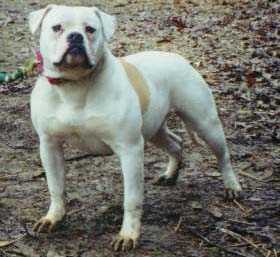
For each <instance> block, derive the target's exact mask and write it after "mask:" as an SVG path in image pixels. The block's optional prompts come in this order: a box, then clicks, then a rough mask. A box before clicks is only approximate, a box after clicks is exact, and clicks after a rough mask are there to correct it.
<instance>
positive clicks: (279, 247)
mask: <svg viewBox="0 0 280 257" xmlns="http://www.w3.org/2000/svg"><path fill="white" fill-rule="evenodd" d="M50 2H52V1H46V0H44V1H38V0H25V1H22V0H5V1H4V0H0V8H1V9H0V10H1V12H0V45H1V53H0V71H1V70H5V71H12V70H14V69H15V68H17V67H18V66H20V65H22V64H23V63H24V62H25V61H26V60H27V59H30V58H32V50H31V49H32V47H34V46H35V45H36V44H33V43H31V42H32V41H33V39H32V37H31V35H30V33H29V31H28V27H27V19H26V17H27V15H28V13H29V12H30V11H31V10H35V9H39V8H40V7H43V6H45V5H46V4H47V3H50ZM53 2H56V3H64V4H75V5H88V6H90V5H91V4H92V1H89V0H88V1H86V0H81V1H78V0H76V1H63V0H59V1H53ZM94 3H95V5H96V6H98V7H100V8H101V9H103V10H105V11H107V12H109V13H111V14H114V15H116V16H117V19H118V30H117V32H116V34H115V37H114V40H113V41H112V43H111V44H110V45H111V48H112V49H113V52H114V53H115V54H116V55H118V56H122V55H127V54H130V53H134V52H138V51H143V50H151V49H153V50H155V49H157V50H165V51H173V52H177V53H180V54H182V55H183V56H184V57H186V58H187V59H189V60H190V61H191V63H192V64H193V65H194V66H195V67H196V68H197V69H198V70H199V71H200V72H201V73H202V74H203V76H204V77H205V79H206V80H207V81H208V83H209V85H210V87H211V88H212V90H213V93H214V95H215V99H216V101H217V105H218V107H219V112H220V116H221V118H222V120H223V123H224V127H225V133H226V136H227V140H228V144H229V147H230V150H231V157H232V162H233V166H234V169H235V170H236V171H237V172H238V173H239V177H240V180H241V183H242V186H243V190H244V191H243V195H242V198H241V199H238V200H237V201H234V202H229V201H226V200H225V199H224V189H223V183H222V178H221V175H220V174H219V173H218V171H217V165H216V161H215V158H214V156H213V155H212V154H211V153H210V152H209V150H208V149H207V147H206V146H205V145H202V146H196V145H194V144H193V143H192V142H191V141H190V139H189V137H188V135H187V134H186V133H185V130H184V126H183V124H182V123H181V121H179V120H178V119H177V118H176V117H175V116H174V115H170V117H169V125H170V127H171V128H172V130H173V131H174V132H176V133H177V134H179V135H180V136H182V137H183V138H184V146H185V148H184V149H185V150H184V167H183V169H182V170H181V174H180V177H179V181H178V183H177V185H176V186H173V187H157V186H154V185H153V184H152V181H153V179H154V178H155V177H156V176H158V175H159V174H160V173H161V172H163V170H164V167H165V165H166V161H167V157H166V155H165V154H164V153H162V152H161V151H160V150H158V149H155V148H154V147H153V146H151V145H149V144H148V145H147V147H146V152H145V202H144V215H143V229H142V236H141V240H140V242H139V246H138V248H137V249H136V250H134V251H132V252H129V253H121V252H117V253H115V252H113V251H112V249H111V246H110V242H111V240H112V238H113V237H114V235H115V234H116V233H117V232H118V230H119V228H120V225H121V220H122V193H123V189H122V178H121V175H120V174H121V173H120V166H119V162H118V160H117V158H116V157H115V156H111V157H98V158H91V157H88V158H81V159H80V160H79V158H76V157H77V156H81V155H83V154H85V153H81V152H78V151H74V150H73V151H69V149H67V150H66V158H67V159H68V161H67V169H68V172H67V208H68V214H67V217H66V219H65V220H64V221H63V222H62V223H61V224H60V226H59V227H57V229H56V231H55V232H53V233H51V234H49V235H46V234H42V235H39V236H38V235H35V234H34V233H33V232H32V225H33V224H34V222H36V221H37V220H38V219H39V218H40V217H41V216H42V215H44V214H45V213H46V211H47V208H48V204H49V195H48V190H47V184H46V180H45V177H44V173H43V169H42V166H41V164H40V159H39V155H38V140H37V136H36V134H35V132H34V130H33V129H32V125H31V121H30V114H29V112H30V108H29V95H30V92H31V90H32V87H33V85H34V81H35V77H31V78H28V79H25V80H23V81H16V82H13V83H10V84H9V85H0V102H1V104H0V114H1V115H0V163H1V166H0V256H1V257H4V256H5V257H6V256H8V257H16V256H27V257H37V256H38V257H39V256H47V257H62V256H69V257H70V256H73V257H76V256H80V257H93V256H96V257H97V256H162V257H164V256H166V257H171V256H186V257H189V256H190V257H191V256H197V257H206V256H209V257H222V256H228V257H230V256H247V257H258V256H266V257H277V256H280V243H279V242H280V175H279V168H280V147H279V143H280V125H279V120H280V110H279V109H280V108H279V106H280V86H279V78H280V68H279V67H280V48H279V46H280V44H279V42H280V41H279V39H280V31H279V30H280V21H279V15H280V2H279V1H248V0H247V1H244V0H243V1H233V0H232V1H229V0H228V1H227V0H224V1H218V0H217V1H210V0H209V1H207V0H205V1H194V0H193V1H183V0H181V1H180V0H177V1H174V2H173V1H159V0H158V1H152V0H150V1H144V0H142V1H136V0H128V1H127V0H118V1H101V0H96V1H94Z"/></svg>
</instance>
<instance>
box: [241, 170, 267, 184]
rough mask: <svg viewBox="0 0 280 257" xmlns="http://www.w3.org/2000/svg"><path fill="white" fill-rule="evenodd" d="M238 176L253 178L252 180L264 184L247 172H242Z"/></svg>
mask: <svg viewBox="0 0 280 257" xmlns="http://www.w3.org/2000/svg"><path fill="white" fill-rule="evenodd" d="M238 174H239V175H242V176H245V177H248V178H251V179H254V180H256V181H258V182H264V181H263V180H262V179H261V178H258V177H256V176H254V175H252V174H249V173H247V172H245V171H242V170H241V171H239V172H238Z"/></svg>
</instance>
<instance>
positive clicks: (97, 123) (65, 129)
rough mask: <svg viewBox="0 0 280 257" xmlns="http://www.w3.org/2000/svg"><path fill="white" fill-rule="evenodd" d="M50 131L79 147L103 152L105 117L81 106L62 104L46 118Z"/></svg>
mask: <svg viewBox="0 0 280 257" xmlns="http://www.w3.org/2000/svg"><path fill="white" fill-rule="evenodd" d="M46 122H47V124H46V125H47V130H48V133H49V134H51V135H53V136H56V137H60V138H61V139H63V140H64V141H66V142H69V143H71V144H72V145H75V146H77V147H79V148H83V149H86V150H91V151H94V152H96V151H97V152H100V151H101V152H102V151H103V150H105V149H104V148H106V147H105V144H104V143H103V142H102V136H103V134H102V133H103V132H104V131H102V127H104V126H105V125H104V123H103V119H102V118H100V117H97V116H95V115H94V114H92V115H91V113H89V112H88V110H84V109H81V108H72V107H69V106H61V107H59V108H58V109H57V110H56V111H55V112H53V113H52V114H51V115H49V117H48V118H47V119H46Z"/></svg>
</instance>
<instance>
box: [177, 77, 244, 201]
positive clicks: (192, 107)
mask: <svg viewBox="0 0 280 257" xmlns="http://www.w3.org/2000/svg"><path fill="white" fill-rule="evenodd" d="M191 82H192V83H189V84H188V85H186V86H185V87H178V91H177V92H176V95H175V97H174V99H173V100H174V105H175V107H176V109H177V112H178V114H179V115H180V117H181V118H182V119H183V121H184V122H185V124H186V126H187V127H189V128H191V129H192V130H194V131H195V132H196V133H197V134H198V135H199V136H200V137H201V138H202V139H203V140H204V141H205V142H206V143H207V145H208V146H209V147H210V149H211V150H212V152H213V153H214V154H215V156H216V158H217V161H218V167H219V170H220V171H221V173H222V175H223V180H224V185H225V189H226V193H227V196H228V197H229V198H234V197H235V196H236V195H237V194H238V192H239V191H241V186H240V184H239V182H238V178H237V176H236V174H235V172H234V171H233V169H232V167H231V162H230V155H229V151H228V147H227V144H226V140H225V135H224V131H223V127H222V124H221V121H220V119H219V117H218V113H217V110H216V105H215V102H214V98H213V96H212V93H211V91H210V90H209V88H208V87H207V85H206V83H205V82H204V80H203V79H202V78H200V77H199V76H198V75H197V77H196V78H194V79H193V81H191Z"/></svg>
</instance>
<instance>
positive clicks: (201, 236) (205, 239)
mask: <svg viewBox="0 0 280 257" xmlns="http://www.w3.org/2000/svg"><path fill="white" fill-rule="evenodd" d="M187 229H188V230H189V231H190V232H191V233H192V234H193V235H194V236H196V237H198V238H200V239H201V240H203V241H204V242H205V243H207V244H208V245H210V246H214V247H217V248H219V249H220V250H222V251H224V252H227V253H230V254H234V255H236V256H241V257H249V255H245V254H243V253H240V252H236V251H233V250H230V249H227V248H226V247H224V246H222V245H220V244H216V243H214V242H211V241H210V240H209V239H208V238H207V237H205V236H203V235H201V234H200V233H199V232H198V231H196V230H195V229H194V228H192V227H190V226H187Z"/></svg>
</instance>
